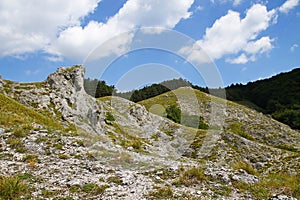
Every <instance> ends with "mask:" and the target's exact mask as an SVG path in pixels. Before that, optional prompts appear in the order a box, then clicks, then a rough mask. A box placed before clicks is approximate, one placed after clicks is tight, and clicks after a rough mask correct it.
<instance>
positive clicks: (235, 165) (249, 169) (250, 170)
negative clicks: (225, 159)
mask: <svg viewBox="0 0 300 200" xmlns="http://www.w3.org/2000/svg"><path fill="white" fill-rule="evenodd" d="M231 167H232V168H233V169H235V170H238V169H243V170H245V171H246V172H247V173H248V174H252V175H255V176H257V175H259V174H258V172H257V171H256V170H255V169H254V168H253V167H252V166H251V165H250V164H249V163H246V162H243V161H238V162H235V163H233V164H231Z"/></svg>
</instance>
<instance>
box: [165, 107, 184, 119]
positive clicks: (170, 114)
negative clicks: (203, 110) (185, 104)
mask: <svg viewBox="0 0 300 200" xmlns="http://www.w3.org/2000/svg"><path fill="white" fill-rule="evenodd" d="M166 117H167V118H168V119H170V120H172V121H174V122H175V123H178V124H180V123H181V110H180V108H178V107H177V106H175V105H171V106H169V107H167V109H166Z"/></svg>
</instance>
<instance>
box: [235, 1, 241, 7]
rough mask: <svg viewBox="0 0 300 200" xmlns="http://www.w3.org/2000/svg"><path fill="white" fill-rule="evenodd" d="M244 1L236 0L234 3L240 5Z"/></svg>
mask: <svg viewBox="0 0 300 200" xmlns="http://www.w3.org/2000/svg"><path fill="white" fill-rule="evenodd" d="M241 3H242V0H234V1H233V5H234V6H238V5H240V4H241Z"/></svg>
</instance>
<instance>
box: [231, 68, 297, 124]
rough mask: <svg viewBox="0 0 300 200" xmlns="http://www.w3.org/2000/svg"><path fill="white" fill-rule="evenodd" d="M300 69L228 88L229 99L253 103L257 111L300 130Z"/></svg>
mask: <svg viewBox="0 0 300 200" xmlns="http://www.w3.org/2000/svg"><path fill="white" fill-rule="evenodd" d="M299 83H300V68H298V69H294V70H292V71H291V72H287V73H281V74H279V75H276V76H274V77H272V78H269V79H265V80H259V81H256V82H250V83H248V84H246V85H242V84H235V85H231V86H229V87H227V88H226V96H227V99H229V100H231V101H237V102H241V101H242V102H251V103H253V104H254V105H256V106H257V107H256V108H255V109H257V110H259V111H263V112H264V113H266V114H270V115H272V117H274V118H275V119H277V120H279V121H281V122H283V123H286V124H288V125H290V126H291V127H292V128H295V129H300V84H299Z"/></svg>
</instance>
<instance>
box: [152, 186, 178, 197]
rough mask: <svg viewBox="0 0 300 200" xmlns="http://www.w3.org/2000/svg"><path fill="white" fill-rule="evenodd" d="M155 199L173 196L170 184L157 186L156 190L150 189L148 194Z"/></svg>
mask: <svg viewBox="0 0 300 200" xmlns="http://www.w3.org/2000/svg"><path fill="white" fill-rule="evenodd" d="M148 195H149V196H150V197H154V198H156V199H168V198H172V197H173V191H172V188H171V187H170V186H164V187H158V188H157V190H156V191H151V192H149V194H148Z"/></svg>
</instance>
